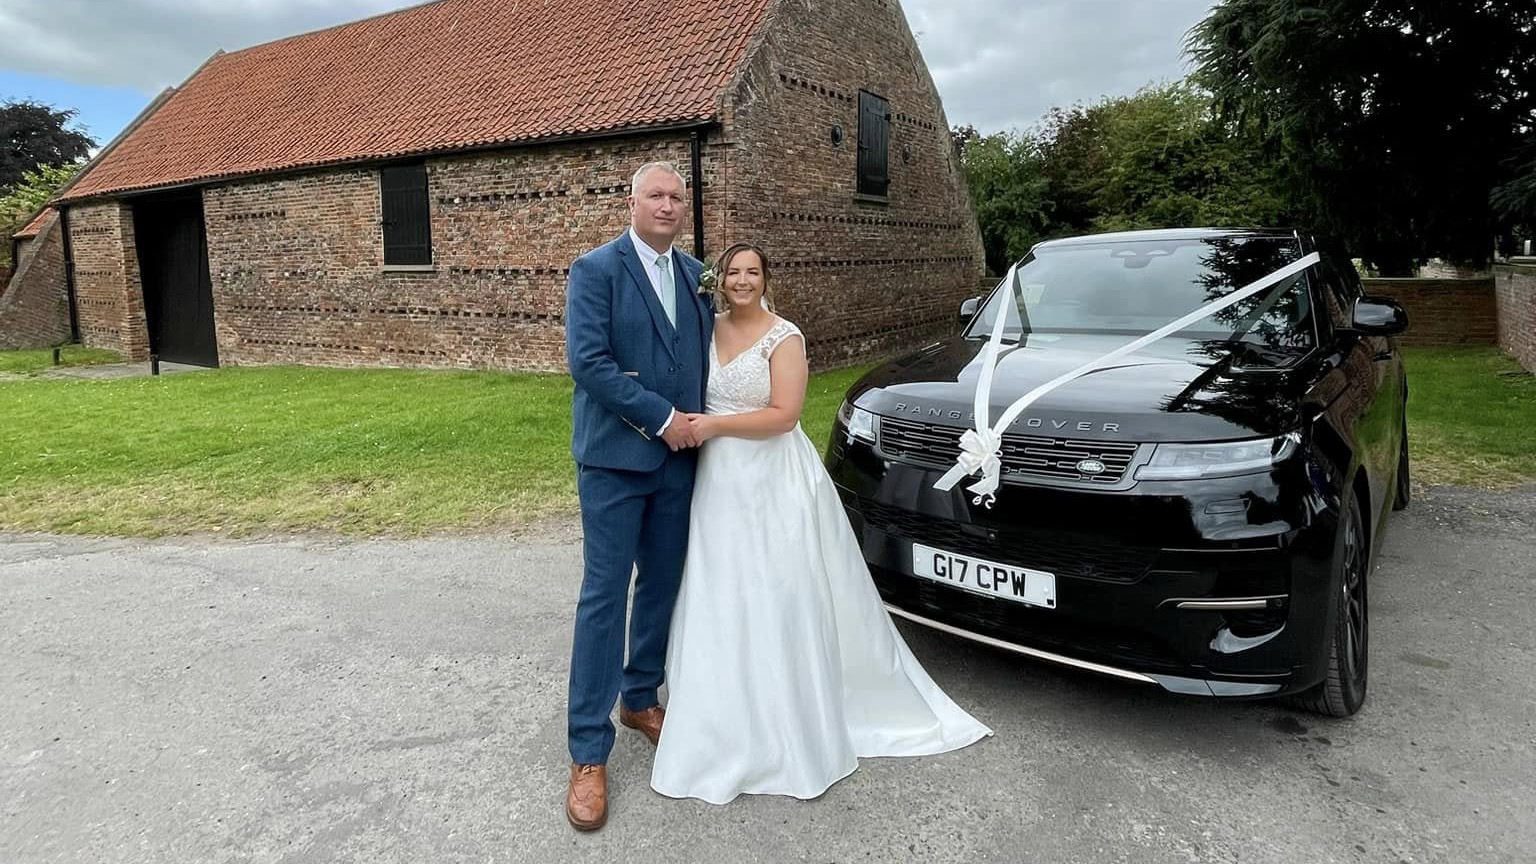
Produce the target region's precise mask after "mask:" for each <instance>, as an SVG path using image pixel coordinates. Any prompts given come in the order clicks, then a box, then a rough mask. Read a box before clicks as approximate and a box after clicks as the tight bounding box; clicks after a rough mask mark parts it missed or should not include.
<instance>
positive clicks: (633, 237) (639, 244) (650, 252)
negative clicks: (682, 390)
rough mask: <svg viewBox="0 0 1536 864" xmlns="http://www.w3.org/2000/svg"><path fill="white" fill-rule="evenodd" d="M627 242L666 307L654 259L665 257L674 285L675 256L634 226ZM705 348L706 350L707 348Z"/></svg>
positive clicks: (664, 427) (664, 428) (669, 419)
mask: <svg viewBox="0 0 1536 864" xmlns="http://www.w3.org/2000/svg"><path fill="white" fill-rule="evenodd" d="M629 242H631V243H633V244H634V245H635V254H636V255H638V256H639V257H640V266H642V267H644V268H645V276H646V278H647V279H650V280H651V290H652V291H655V292H656V299H657V300H660V301H661V305H662V306H666V305H667V301H666V300H664V299H662V296H661V268H660V267H657V266H656V259H657V258H660V257H662V256H663V255H665V256H667V258H668V259H669V260H668V261H667V266H669V267H671V268H672V279H673V280H674V284H676V280H678V279H681V278H682V277H681V276H679V275H678V272H677V264H678V261H677V255H676V254H674V253H673V251H672V247H671V246H668V247H667V251H665V252H662V251H661V250H659V249H652V248H651V246H650V244H649V243H646V242H645V241H644V240H642V239H640V234H639V233H638V232H636V231H635V226H633V225H631V226H629ZM705 347H706V348H708V346H705ZM676 416H677V409H676V408H673V409H672V411H671V412H670V413H668V414H667V422H665V423H663V424H661V428H660V429H657V430H656V434H657V435H660V434H662V433H663V432H666V431H667V427H668V426H671V425H672V418H673V417H676Z"/></svg>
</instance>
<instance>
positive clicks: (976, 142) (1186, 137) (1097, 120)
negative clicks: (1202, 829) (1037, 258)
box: [952, 83, 1292, 273]
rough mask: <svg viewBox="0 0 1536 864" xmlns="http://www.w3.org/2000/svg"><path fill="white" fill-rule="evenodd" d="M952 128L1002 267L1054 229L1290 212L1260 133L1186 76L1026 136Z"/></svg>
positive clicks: (1239, 219)
mask: <svg viewBox="0 0 1536 864" xmlns="http://www.w3.org/2000/svg"><path fill="white" fill-rule="evenodd" d="M952 135H953V137H954V139H955V142H956V146H957V147H958V148H959V149H960V153H961V163H962V165H963V166H964V167H965V174H966V181H967V183H968V185H969V188H970V191H971V200H972V201H973V202H974V204H975V207H976V217H977V221H978V222H979V223H980V225H981V234H982V244H983V246H984V247H985V249H986V257H987V266H988V268H989V269H990V270H991V271H992V272H994V273H997V272H1001V271H1003V270H1004V269H1006V268H1007V266H1008V264H1009V263H1011V262H1013V261H1016V260H1018V259H1019V258H1020V257H1022V256H1023V254H1024V253H1025V252H1027V251H1028V250H1029V247H1030V246H1032V245H1034V244H1035V243H1036V242H1038V241H1040V240H1045V239H1050V238H1052V237H1061V236H1066V235H1072V234H1084V233H1092V232H1101V231H1119V230H1130V229H1136V228H1180V227H1194V226H1208V225H1209V226H1222V225H1226V226H1232V225H1284V224H1288V223H1290V222H1291V221H1292V217H1291V215H1290V210H1289V205H1288V202H1287V200H1286V198H1285V195H1284V187H1283V186H1282V184H1281V183H1280V180H1279V178H1278V174H1277V169H1276V167H1275V166H1274V165H1273V164H1272V163H1271V162H1270V160H1268V159H1266V158H1265V156H1264V153H1263V152H1262V148H1261V142H1260V141H1259V139H1258V137H1257V136H1255V135H1252V134H1245V133H1243V132H1242V131H1241V130H1238V129H1236V128H1235V127H1233V126H1231V125H1230V124H1225V123H1222V122H1220V121H1219V120H1218V119H1217V117H1216V116H1215V114H1214V112H1213V111H1212V109H1211V101H1210V96H1209V94H1207V93H1204V92H1203V91H1201V90H1199V89H1198V88H1196V87H1194V86H1192V85H1190V84H1187V83H1176V84H1164V85H1159V86H1152V87H1147V88H1144V89H1143V90H1141V91H1139V92H1137V93H1135V94H1133V95H1130V96H1123V97H1118V98H1113V99H1103V100H1101V101H1099V102H1096V103H1094V104H1092V105H1087V106H1083V105H1075V106H1073V107H1071V108H1054V109H1052V110H1051V111H1050V112H1049V113H1048V114H1047V115H1046V116H1045V118H1043V120H1042V122H1041V124H1040V125H1039V126H1038V127H1036V128H1035V129H1034V130H1032V131H1031V132H1029V133H1025V134H1019V133H1001V134H997V135H989V136H981V135H980V134H978V133H977V132H976V131H975V130H974V129H971V128H969V127H963V128H958V129H955V130H953V131H952Z"/></svg>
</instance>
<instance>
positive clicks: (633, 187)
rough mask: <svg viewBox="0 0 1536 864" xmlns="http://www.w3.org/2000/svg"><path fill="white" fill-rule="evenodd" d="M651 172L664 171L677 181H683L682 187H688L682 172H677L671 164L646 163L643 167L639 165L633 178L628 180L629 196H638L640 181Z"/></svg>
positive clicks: (686, 179)
mask: <svg viewBox="0 0 1536 864" xmlns="http://www.w3.org/2000/svg"><path fill="white" fill-rule="evenodd" d="M652 171H665V172H667V173H668V174H671V175H672V176H674V177H676V178H677V179H679V180H681V181H683V185H684V186H687V185H688V178H686V177H684V176H683V172H681V171H679V170H677V166H676V165H673V164H672V163H671V162H647V163H645V164H644V165H641V166H640V167H639V169H637V170H636V171H635V174H634V176H633V177H630V178H629V194H631V195H638V194H640V181H641V180H644V179H645V175H647V174H649V173H650V172H652Z"/></svg>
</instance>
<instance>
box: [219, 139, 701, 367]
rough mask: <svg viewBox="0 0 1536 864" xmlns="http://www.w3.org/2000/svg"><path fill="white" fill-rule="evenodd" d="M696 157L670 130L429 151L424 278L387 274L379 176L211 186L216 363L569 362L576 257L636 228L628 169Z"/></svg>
mask: <svg viewBox="0 0 1536 864" xmlns="http://www.w3.org/2000/svg"><path fill="white" fill-rule="evenodd" d="M688 155H689V145H688V140H687V139H686V138H684V137H680V136H678V135H676V134H672V135H658V136H647V137H639V138H632V139H613V140H609V141H604V142H591V143H570V144H562V145H543V146H533V147H524V148H518V149H515V150H505V151H498V152H492V153H486V154H477V155H469V156H459V157H452V158H441V159H434V160H429V161H428V175H427V176H428V181H427V183H428V194H429V200H430V207H431V224H432V250H433V259H434V267H433V268H432V269H431V270H429V271H425V272H422V271H396V270H389V269H387V268H385V267H384V263H383V260H384V253H383V237H382V229H381V227H380V224H379V183H378V172H377V170H374V169H359V170H349V171H335V172H328V173H321V174H314V175H309V176H303V177H292V178H285V179H277V180H265V181H259V182H250V183H242V184H236V185H228V186H220V187H212V188H209V189H206V190H205V191H204V194H203V206H204V219H205V222H206V225H207V232H208V258H209V272H210V276H211V279H212V282H213V293H214V319H215V322H216V324H215V327H216V331H217V334H218V342H219V357H220V361H221V362H224V363H234V364H242V363H244V364H258V363H295V362H297V363H309V364H317V365H333V366H358V365H367V366H435V367H489V368H504V369H524V370H559V369H563V368H564V357H565V321H564V317H565V316H564V309H565V282H566V277H567V274H568V272H569V267H570V263H571V261H572V260H573V259H575V258H576V257H577V256H578V255H580V254H582V253H583V252H586V251H588V250H590V249H592V248H595V247H597V246H600V245H602V244H603V243H606V242H608V241H609V240H611V239H613V238H614V237H616V236H618V235H619V234H620V233H622V232H623V231H624V230H625V229H626V228H627V227H628V225H629V211H628V209H627V208H626V206H625V204H624V196H625V195H626V194H627V193H628V191H629V177H630V175H631V174H632V173H633V172H634V169H635V168H637V167H639V166H640V165H641V164H643V163H644V162H647V161H652V160H657V159H669V160H672V161H674V162H676V163H677V164H678V166H679V167H680V168H681V169H682V171H683V173H684V175H685V176H686V175H687V173H688V170H689V165H688V163H689V159H688ZM713 161H714V160H713V157H712V158H711V160H709V164H713ZM705 173H706V177H708V175H709V170H708V169H706V172H705ZM712 194H713V193H711V195H712ZM709 199H710V195H707V196H706V204H705V207H706V211H708V209H709V206H710V200H709ZM678 246H679V247H681V248H684V249H689V248H691V246H692V228H691V227H690V226H687V225H685V227H684V229H683V233H682V235H681V236H680V237H679V238H678Z"/></svg>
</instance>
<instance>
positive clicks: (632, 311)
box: [565, 231, 715, 471]
mask: <svg viewBox="0 0 1536 864" xmlns="http://www.w3.org/2000/svg"><path fill="white" fill-rule="evenodd" d="M676 251H677V254H676V256H675V257H676V259H677V260H679V261H681V262H682V264H681V266H680V267H678V274H677V275H678V277H679V278H678V279H677V280H676V281H677V291H678V305H677V313H678V321H679V322H683V321H688V320H689V319H693V318H694V317H695V316H692V315H685V309H684V305H683V304H685V303H692V304H694V305H695V306H696V308H697V310H698V314H697V316H696V322H697V326H698V328H699V329H698V334H697V336H698V338H697V339H695V338H692V334H680V333H677V332H676V331H675V330H674V328H673V327H672V325H671V323H669V322H668V321H667V313H666V312H665V311H664V310H663V309H662V307H661V301H660V300H659V299H658V298H657V297H656V291H655V290H654V289H653V288H652V287H651V282H650V279H649V277H647V276H646V274H645V267H644V266H643V265H642V264H641V263H640V258H639V256H638V254H637V253H636V251H635V246H634V243H633V242H631V241H630V238H629V232H628V231H626V232H624V234H622V235H620V236H619V237H618V238H617V239H615V240H613V241H611V242H609V243H606V244H604V245H602V246H599V247H598V248H596V249H594V250H592V251H591V252H588V253H587V254H585V255H583V256H581V257H580V258H577V259H576V261H575V263H573V264H572V265H571V276H570V281H569V282H568V283H567V284H566V291H565V357H566V362H567V364H568V365H569V366H570V371H571V378H573V379H574V380H575V382H576V392H575V396H574V400H573V404H572V412H571V413H572V420H573V425H572V434H571V454H572V456H574V457H575V459H576V461H577V462H578V463H580V464H582V465H590V466H595V467H599V468H619V469H627V470H631V471H650V470H654V469H655V468H657V467H659V466H660V465H661V463H662V462H663V461H664V460H665V459H666V457H667V454H668V453H669V452H671V451H670V450H669V448H668V447H667V444H666V442H665V441H663V440H661V438H660V437H659V436H657V435H656V432H657V430H659V429H660V428H661V424H662V423H665V422H666V419H667V415H668V413H670V412H671V411H672V409H673V408H676V409H677V410H678V411H680V412H681V411H687V412H699V411H702V410H704V387H705V384H706V381H705V377H706V375H707V374H708V363H707V362H706V355H705V353H704V352H705V351H708V350H709V344H710V337H711V336H712V335H713V332H714V325H715V316H714V310H713V309H711V308H710V304H709V301H708V300H707V298H705V297H703V296H701V295H700V294H699V293H698V284H699V273H700V271H701V270H702V269H703V264H701V263H700V262H699V260H698V259H697V258H694V257H692V256H691V255H687V254H685V253H683V252H682V251H680V250H676ZM681 336H688V337H689V338H675V337H681Z"/></svg>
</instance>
